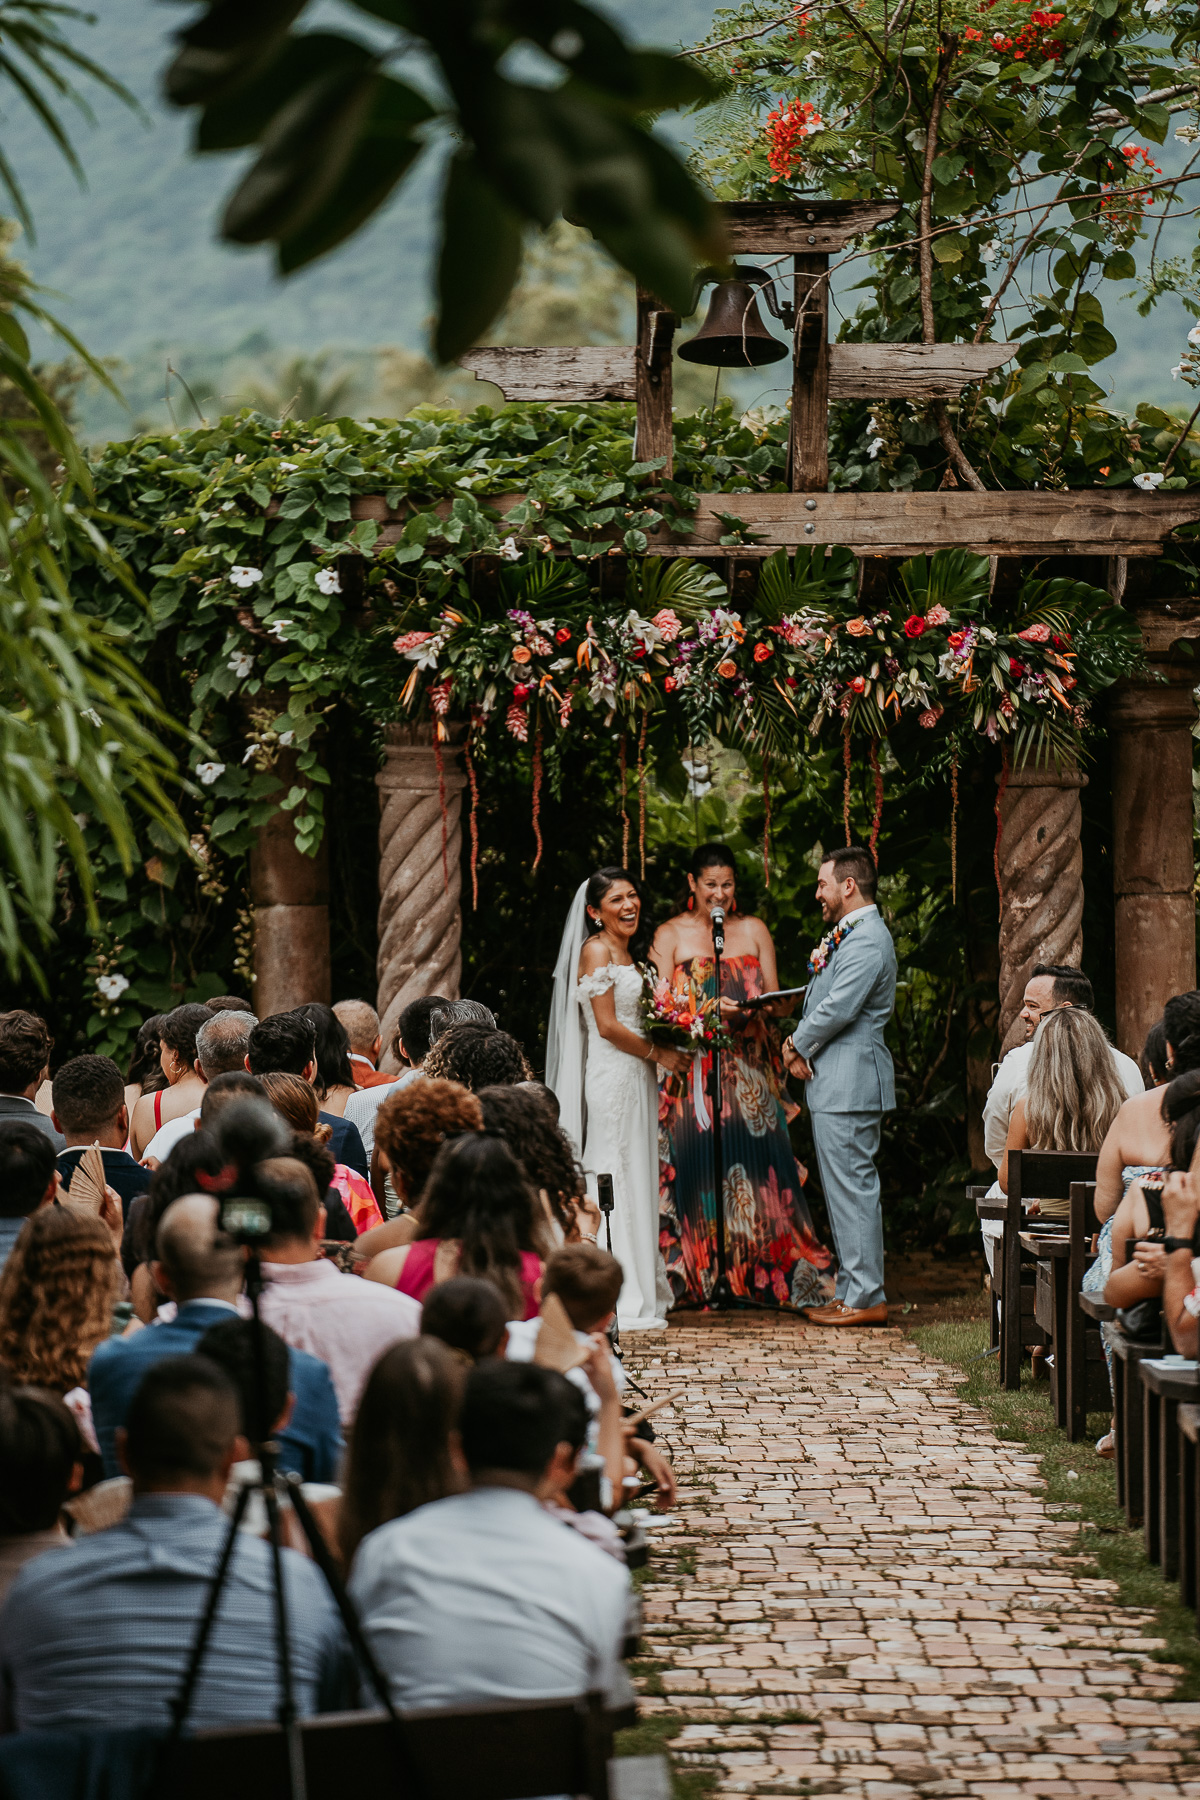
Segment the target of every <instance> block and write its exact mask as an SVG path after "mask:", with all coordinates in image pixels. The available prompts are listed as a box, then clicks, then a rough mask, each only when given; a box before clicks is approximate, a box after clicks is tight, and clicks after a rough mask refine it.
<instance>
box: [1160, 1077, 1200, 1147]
mask: <svg viewBox="0 0 1200 1800" xmlns="http://www.w3.org/2000/svg"><path fill="white" fill-rule="evenodd" d="M1162 1117H1163V1123H1164V1124H1165V1125H1168V1126H1170V1129H1171V1167H1172V1168H1173V1169H1179V1170H1181V1171H1182V1170H1187V1169H1189V1168H1190V1167H1191V1164H1192V1155H1193V1153H1194V1151H1195V1148H1196V1140H1197V1138H1198V1137H1200V1069H1189V1070H1188V1071H1187V1073H1186V1075H1177V1076H1176V1077H1175V1079H1174V1081H1171V1082H1168V1084H1167V1086H1166V1087H1165V1088H1164V1089H1163V1097H1162Z"/></svg>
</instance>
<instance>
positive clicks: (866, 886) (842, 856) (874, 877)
mask: <svg viewBox="0 0 1200 1800" xmlns="http://www.w3.org/2000/svg"><path fill="white" fill-rule="evenodd" d="M821 861H822V862H823V863H832V864H833V875H834V880H835V881H853V882H855V883H857V886H858V891H859V893H860V894H861V895H862V897H863V899H864V900H873V899H874V898H875V889H876V886H877V885H878V881H879V876H878V872H877V870H876V868H875V858H874V857H873V856H872V855H871V852H870V851H869V850H868V849H867V847H866V845H865V844H841V845H839V846H838V848H837V849H836V850H826V851H825V853H824V855H823V856H822V857H821Z"/></svg>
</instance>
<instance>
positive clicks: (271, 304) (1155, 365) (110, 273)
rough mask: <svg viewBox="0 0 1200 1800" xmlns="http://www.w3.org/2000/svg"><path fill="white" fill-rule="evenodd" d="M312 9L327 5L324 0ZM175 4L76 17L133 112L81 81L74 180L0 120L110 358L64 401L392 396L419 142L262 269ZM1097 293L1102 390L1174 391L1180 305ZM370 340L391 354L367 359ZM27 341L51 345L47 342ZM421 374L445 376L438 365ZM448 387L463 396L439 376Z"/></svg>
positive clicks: (91, 337)
mask: <svg viewBox="0 0 1200 1800" xmlns="http://www.w3.org/2000/svg"><path fill="white" fill-rule="evenodd" d="M607 10H608V11H609V13H610V14H611V16H612V17H614V18H615V19H616V20H617V21H618V22H619V23H620V24H621V25H622V26H623V28H624V29H625V30H626V31H627V32H628V33H629V34H630V35H631V36H633V37H634V38H635V39H637V40H638V41H640V42H643V43H658V44H667V45H670V44H676V43H684V44H686V43H696V42H700V41H703V38H704V35H705V33H706V32H707V31H708V30H709V27H710V24H711V19H712V12H713V7H712V4H711V0H638V3H637V4H636V5H634V4H633V0H614V3H613V4H611V5H610V6H609V7H608V8H607ZM330 14H331V16H333V17H337V16H338V15H337V14H336V12H334V10H333V9H332V8H331V9H330ZM178 17H179V15H178V12H177V11H176V9H174V8H166V7H161V6H158V5H155V4H153V3H152V0H105V5H104V8H103V11H102V12H101V14H100V17H99V22H98V23H97V25H96V26H95V27H94V28H93V29H91V30H88V31H86V32H81V34H80V41H81V42H82V43H83V44H84V46H85V47H86V49H87V51H88V53H89V54H90V55H91V56H93V57H95V58H96V60H98V61H99V62H101V63H102V64H104V66H105V67H107V68H109V69H111V70H112V71H113V72H114V73H115V74H116V75H118V76H119V77H120V78H121V79H122V80H123V81H124V82H125V83H126V84H127V85H128V86H129V87H130V88H131V89H132V90H133V92H134V93H135V94H136V95H137V96H138V99H139V100H140V101H141V103H142V105H143V107H144V108H145V112H146V115H147V117H146V119H140V118H138V117H136V116H135V115H133V114H132V113H130V112H129V111H128V110H127V109H126V108H124V107H122V106H121V105H119V104H118V103H117V102H116V101H114V100H112V99H111V98H110V97H109V96H108V95H106V94H103V93H100V94H93V95H89V98H90V99H91V100H92V102H93V105H94V107H95V112H96V118H97V124H96V126H95V127H94V128H92V127H89V126H88V125H87V124H85V123H83V122H82V121H81V122H80V123H79V124H78V125H77V126H76V127H75V129H74V133H73V135H74V137H75V141H76V144H77V146H78V149H79V152H80V156H81V160H82V161H83V164H84V166H85V168H86V169H87V171H88V186H87V188H86V190H83V191H81V190H80V189H79V188H78V186H77V185H76V183H75V181H74V179H73V177H72V176H71V174H70V172H69V170H68V169H67V168H66V166H65V165H64V164H63V162H62V161H61V159H60V158H59V156H58V155H57V152H56V151H55V150H54V149H53V147H52V146H51V144H50V143H49V140H48V139H47V137H46V135H45V133H44V132H43V131H42V129H41V127H40V126H39V125H38V124H37V122H36V121H35V119H34V118H33V116H32V114H31V113H30V112H29V111H28V109H26V108H25V107H24V106H23V105H22V104H21V103H20V102H19V101H18V100H16V99H14V100H13V101H12V104H11V107H10V109H9V113H8V116H7V117H6V119H5V121H4V144H5V150H6V153H7V155H8V156H9V159H10V161H11V163H12V164H13V166H14V167H15V169H16V170H17V172H18V175H19V177H20V179H21V181H22V183H23V184H24V186H25V188H26V191H27V194H28V198H29V201H30V205H31V209H32V212H33V216H34V218H35V220H36V222H37V227H38V237H37V241H36V243H30V242H29V241H28V240H23V241H22V242H20V243H19V244H18V246H17V254H18V255H19V256H20V257H21V259H22V261H24V262H25V263H26V265H27V266H28V267H29V269H30V270H31V272H32V273H33V275H34V276H35V278H36V279H37V280H38V281H40V282H41V283H42V284H43V285H44V286H46V287H47V288H50V289H53V290H55V291H56V293H57V295H58V296H60V297H59V298H57V299H55V300H52V301H51V305H52V308H53V310H55V311H57V312H58V314H59V315H60V316H61V317H62V318H63V319H64V321H65V322H66V323H67V324H68V325H70V327H71V328H72V329H73V330H74V331H75V332H76V333H77V334H78V335H79V336H80V337H81V338H82V340H83V341H84V343H86V344H87V345H88V347H89V349H91V350H92V351H93V352H94V353H95V354H96V355H98V356H102V357H106V358H112V359H114V372H115V375H116V379H117V380H118V383H119V384H120V385H121V386H122V388H123V389H124V391H125V394H126V398H127V400H128V402H129V406H128V410H126V409H122V408H118V407H117V406H116V404H115V403H114V402H113V401H112V400H111V399H109V398H106V397H104V396H103V395H102V394H101V393H99V392H98V391H96V390H95V389H94V388H93V387H91V386H89V387H87V388H85V389H84V390H83V392H82V393H81V396H80V401H79V412H80V416H81V419H82V425H83V430H84V435H85V436H87V437H90V438H93V439H95V438H102V437H110V436H115V435H123V434H124V433H127V432H129V431H130V430H132V429H133V428H135V426H140V425H149V424H152V423H153V424H165V423H167V421H168V418H169V414H170V410H171V409H173V411H174V414H175V416H176V417H177V418H178V421H179V423H181V424H183V423H189V422H191V420H192V419H193V418H194V414H193V412H192V410H191V406H190V403H189V402H188V399H187V396H186V394H185V392H184V390H183V388H182V386H181V385H180V384H179V383H178V382H175V381H174V380H171V379H169V378H168V375H167V365H168V363H170V365H171V367H172V368H174V369H175V370H178V371H179V372H180V373H181V374H182V375H183V376H184V377H185V378H186V379H187V381H188V382H189V384H190V385H191V386H192V387H193V390H197V392H198V388H201V387H202V388H203V389H204V394H203V396H200V395H199V393H198V398H199V399H200V404H201V405H202V406H203V407H204V408H205V410H210V409H211V410H213V411H216V410H220V409H221V408H229V407H232V406H236V405H240V404H244V403H246V401H247V399H248V398H249V397H250V395H251V393H252V391H253V390H255V389H257V390H258V391H260V392H261V391H264V390H265V391H279V390H280V389H281V387H282V386H286V385H287V384H288V382H289V381H291V380H292V379H293V378H296V379H297V380H298V379H299V376H298V375H297V365H296V362H295V359H296V358H297V357H299V358H301V359H307V360H308V363H309V365H310V366H309V367H308V369H307V373H305V371H303V370H301V371H300V373H301V374H302V375H304V376H305V379H307V378H308V377H313V378H316V379H319V378H320V377H321V376H322V375H323V376H324V377H326V378H328V379H329V380H330V381H332V382H334V383H336V382H337V381H339V380H341V379H342V378H343V377H344V378H346V379H349V380H351V381H352V382H353V383H354V384H355V386H354V404H355V405H357V406H358V407H359V408H360V409H361V408H362V407H364V406H368V405H371V406H374V405H376V404H383V403H385V402H386V401H387V397H388V395H389V394H391V395H392V397H393V401H394V402H395V403H396V404H398V403H399V401H400V400H401V399H402V398H403V396H404V394H405V393H407V392H408V391H409V390H408V389H406V388H405V387H404V384H403V382H400V383H399V385H397V383H396V381H395V380H393V379H391V377H389V376H388V375H387V370H388V369H390V370H391V371H392V373H393V375H394V372H395V369H396V368H397V367H401V368H408V369H409V371H410V373H411V370H412V369H413V368H415V366H416V358H415V355H414V353H416V352H419V351H421V350H423V349H424V345H425V326H426V321H427V319H428V316H429V313H430V309H431V290H430V268H431V257H432V253H433V248H434V231H435V219H436V190H437V184H438V170H437V167H436V166H435V162H436V159H435V157H433V156H430V157H429V158H428V159H427V160H426V162H425V163H424V165H423V166H421V167H419V168H418V170H417V171H416V173H415V175H414V176H413V177H411V178H410V179H409V180H408V181H407V182H406V183H405V184H404V186H403V187H402V189H401V190H400V192H399V193H398V194H397V195H396V196H395V197H394V199H393V200H392V202H391V204H390V205H389V206H388V207H387V208H386V209H385V210H384V212H383V213H382V214H381V215H380V216H378V217H377V218H375V219H374V220H373V221H372V223H371V224H370V225H368V226H367V227H366V229H365V230H363V231H361V232H359V233H358V234H357V236H355V237H354V238H352V239H351V240H350V242H349V243H347V244H344V245H342V246H341V247H340V248H339V249H338V250H336V251H335V252H334V253H333V254H332V255H331V256H330V257H327V258H325V259H324V260H323V261H321V262H319V263H317V264H316V265H315V266H313V267H312V268H310V269H306V270H304V271H302V272H301V273H300V274H298V275H294V276H292V277H291V278H290V279H289V280H287V281H281V280H279V279H278V278H277V277H276V276H275V275H274V274H273V273H272V269H271V251H270V250H269V249H262V250H239V249H235V248H233V247H231V246H228V245H224V244H221V243H219V242H218V241H217V237H216V227H217V220H218V218H219V214H220V209H221V205H222V202H223V200H224V197H225V196H226V195H227V194H228V192H229V191H230V189H231V187H232V185H233V182H234V180H235V178H236V174H237V170H238V168H239V164H240V161H241V160H242V159H240V158H239V157H237V156H230V155H222V156H214V157H203V158H201V157H194V156H192V155H191V154H190V151H189V147H188V146H189V141H190V136H191V133H192V130H193V122H192V120H191V119H190V118H189V117H186V116H184V115H181V114H179V113H176V112H174V111H172V110H171V109H169V108H167V107H166V106H165V105H164V104H163V103H162V101H161V100H160V98H159V92H158V88H159V80H160V76H161V72H162V69H163V67H164V65H165V63H166V61H167V59H168V56H169V53H170V32H171V30H172V29H173V28H174V27H175V25H176V23H177V20H178ZM340 17H341V19H342V20H343V22H345V23H347V24H348V25H349V26H350V28H351V29H355V28H357V29H359V30H360V31H361V30H362V29H363V21H362V18H361V15H353V18H351V17H350V15H348V14H347V13H342V14H341V15H340ZM1178 148H1179V146H1176V145H1173V144H1170V145H1169V146H1168V153H1167V154H1163V155H1161V156H1160V160H1162V161H1163V162H1164V163H1165V164H1166V165H1167V166H1168V167H1171V166H1173V164H1174V157H1173V156H1171V155H1170V154H1169V152H1170V151H1173V150H1177V149H1178ZM1190 247H1191V237H1190V232H1189V229H1188V227H1187V225H1186V224H1181V225H1180V226H1178V227H1176V228H1175V230H1174V236H1173V242H1172V244H1171V247H1170V251H1169V252H1168V253H1175V252H1178V251H1179V250H1187V249H1190ZM847 299H849V296H847ZM851 304H853V302H851ZM1111 311H1112V315H1113V317H1112V319H1111V320H1110V323H1111V324H1112V329H1113V330H1114V332H1115V333H1116V335H1117V336H1118V338H1119V340H1120V346H1121V347H1120V351H1119V353H1118V355H1117V356H1116V357H1114V358H1112V359H1110V361H1109V363H1107V364H1105V365H1102V366H1101V368H1100V369H1099V370H1098V371H1097V375H1098V378H1099V379H1100V380H1101V381H1102V382H1107V384H1108V385H1110V386H1111V387H1112V389H1113V398H1114V400H1115V401H1116V402H1117V403H1118V404H1120V405H1124V406H1132V405H1134V404H1136V402H1137V401H1138V400H1154V401H1157V402H1158V403H1160V404H1162V403H1170V402H1172V401H1174V402H1175V403H1177V404H1178V403H1179V402H1180V401H1181V400H1182V399H1183V398H1184V397H1185V396H1184V395H1183V394H1182V393H1181V390H1180V389H1179V387H1178V386H1177V385H1173V384H1172V382H1171V378H1170V367H1171V365H1172V363H1174V362H1176V361H1177V360H1178V356H1179V351H1180V349H1181V347H1182V341H1183V337H1184V334H1185V333H1186V331H1187V329H1188V326H1189V325H1190V323H1191V321H1190V319H1189V318H1188V317H1187V315H1186V314H1185V313H1184V311H1183V309H1182V307H1180V306H1179V305H1178V303H1177V302H1174V301H1169V302H1166V303H1163V304H1162V305H1160V306H1159V308H1158V309H1157V311H1156V313H1155V314H1153V315H1152V316H1151V318H1150V319H1148V320H1141V319H1139V318H1138V317H1137V315H1136V312H1135V310H1134V306H1133V304H1132V303H1129V302H1121V303H1119V304H1118V305H1116V306H1113V307H1112V309H1111ZM510 341H516V340H511V339H510ZM526 341H528V340H526ZM39 348H41V347H39ZM384 350H386V351H387V352H389V353H392V361H391V362H390V363H386V364H383V365H381V362H380V355H379V353H380V352H382V351H384ZM405 353H407V354H408V362H405ZM44 354H46V355H47V356H57V355H60V354H61V351H60V350H57V349H55V348H54V347H52V345H51V344H50V343H49V342H47V343H46V345H45V347H44ZM322 355H324V357H325V362H324V364H322V365H321V367H320V369H319V370H317V371H315V372H314V369H313V367H312V366H311V365H312V361H313V359H317V358H320V357H321V356H322ZM397 355H398V356H399V358H400V362H399V364H397V362H396V360H395V357H396V356H397ZM381 367H382V368H383V371H384V372H383V374H381V372H380V371H381ZM422 379H424V377H422ZM389 381H390V385H389ZM435 385H438V386H439V390H440V388H445V387H446V386H447V383H446V378H445V377H442V378H439V381H438V382H437V383H435ZM168 387H169V389H170V393H171V408H170V409H169V408H168V406H167V404H166V402H165V401H164V390H165V389H166V388H168ZM450 388H451V389H452V391H453V392H454V394H455V396H456V397H458V398H459V399H462V398H463V397H464V394H463V390H462V389H461V388H459V386H458V384H457V380H456V378H453V377H452V378H450ZM289 397H290V396H289ZM415 397H419V398H440V397H441V393H440V391H439V392H438V393H434V392H432V391H430V392H429V393H427V394H426V393H421V394H418V395H416V396H415ZM481 397H482V393H481ZM681 398H682V396H681ZM210 402H211V408H210ZM218 403H219V404H218ZM409 403H410V404H411V401H410V402H409ZM353 409H354V408H353V406H351V407H350V408H348V410H353Z"/></svg>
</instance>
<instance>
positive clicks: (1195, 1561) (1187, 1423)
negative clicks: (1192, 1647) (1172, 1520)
mask: <svg viewBox="0 0 1200 1800" xmlns="http://www.w3.org/2000/svg"><path fill="white" fill-rule="evenodd" d="M1175 1421H1176V1424H1177V1425H1178V1428H1179V1439H1180V1443H1179V1598H1180V1599H1181V1600H1182V1601H1183V1603H1184V1605H1185V1606H1190V1607H1191V1608H1192V1610H1193V1612H1194V1611H1195V1610H1196V1599H1197V1593H1198V1592H1200V1406H1197V1405H1195V1404H1194V1403H1192V1402H1184V1403H1183V1404H1181V1405H1180V1408H1179V1411H1178V1412H1177V1413H1176V1415H1175Z"/></svg>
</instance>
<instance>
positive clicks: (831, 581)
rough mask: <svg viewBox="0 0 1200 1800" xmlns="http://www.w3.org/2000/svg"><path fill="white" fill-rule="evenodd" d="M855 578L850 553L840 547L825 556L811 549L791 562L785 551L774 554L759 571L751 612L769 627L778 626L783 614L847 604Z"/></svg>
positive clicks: (855, 565)
mask: <svg viewBox="0 0 1200 1800" xmlns="http://www.w3.org/2000/svg"><path fill="white" fill-rule="evenodd" d="M857 577H858V564H857V561H856V560H855V557H854V555H853V553H852V552H851V551H849V550H845V549H842V548H841V547H840V546H838V547H835V548H834V549H833V550H831V551H830V552H829V554H828V555H826V553H825V551H824V550H823V549H818V548H817V547H816V546H813V547H812V548H810V549H804V550H797V552H796V554H795V556H794V557H791V558H789V557H788V554H787V551H786V550H776V551H775V553H774V555H773V556H768V557H767V559H766V561H765V562H764V563H763V565H762V568H761V570H760V571H759V577H758V594H757V597H756V599H755V602H754V606H755V611H756V612H757V613H758V616H759V618H760V619H764V620H765V621H766V622H767V623H768V624H769V625H778V623H779V621H780V620H781V619H782V618H783V617H784V616H785V615H786V614H788V613H795V612H799V611H800V610H801V609H802V608H804V607H820V606H828V605H829V604H830V603H831V602H833V601H846V600H849V598H850V596H851V595H852V594H853V592H854V585H855V582H856V581H857Z"/></svg>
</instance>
